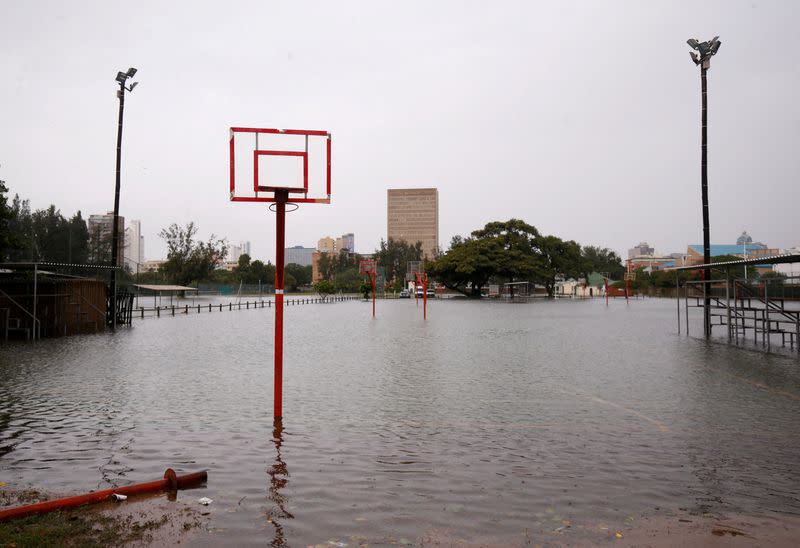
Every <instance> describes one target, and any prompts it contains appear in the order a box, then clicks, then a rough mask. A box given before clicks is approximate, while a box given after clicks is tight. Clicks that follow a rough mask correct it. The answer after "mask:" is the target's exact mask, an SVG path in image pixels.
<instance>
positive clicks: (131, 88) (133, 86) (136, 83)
mask: <svg viewBox="0 0 800 548" xmlns="http://www.w3.org/2000/svg"><path fill="white" fill-rule="evenodd" d="M138 84H139V82H134V83H132V84H131V87H129V88H128V91H133V88H135V87H136V86H137V85H138Z"/></svg>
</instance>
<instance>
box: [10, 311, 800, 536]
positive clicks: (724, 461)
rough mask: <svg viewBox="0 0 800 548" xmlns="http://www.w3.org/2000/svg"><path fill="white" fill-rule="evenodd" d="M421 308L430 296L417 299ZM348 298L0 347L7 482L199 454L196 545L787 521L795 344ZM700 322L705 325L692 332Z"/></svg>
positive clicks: (83, 485) (796, 476)
mask: <svg viewBox="0 0 800 548" xmlns="http://www.w3.org/2000/svg"><path fill="white" fill-rule="evenodd" d="M420 306H421V303H420ZM370 311H371V305H370V304H368V303H364V302H358V301H351V302H339V303H333V304H315V305H304V306H296V307H287V309H286V322H287V325H286V349H285V366H284V367H285V368H284V382H285V389H284V420H283V428H282V429H273V422H272V325H273V314H274V311H273V309H267V308H265V309H258V310H248V311H244V310H243V311H240V312H227V311H225V312H217V313H213V312H212V313H208V314H200V315H189V316H183V317H176V318H171V317H170V318H161V319H145V320H137V321H136V322H135V323H134V327H133V328H132V329H122V330H120V331H119V332H118V333H117V334H115V335H112V334H110V333H108V334H103V335H95V336H85V337H70V338H63V339H57V340H45V341H40V342H38V343H36V344H26V343H17V344H12V345H7V346H6V347H4V348H2V349H0V481H3V482H5V483H6V484H9V485H22V484H24V485H30V486H34V487H37V488H40V489H44V490H48V491H55V492H57V493H78V492H83V491H86V490H88V489H92V488H106V487H109V486H114V485H124V484H127V483H131V482H137V481H149V480H151V479H155V478H158V477H160V476H161V475H162V474H163V471H164V469H165V468H167V467H168V466H171V467H174V468H175V469H176V470H178V471H179V473H180V472H191V471H196V470H200V469H208V471H209V480H208V484H207V487H206V488H205V489H203V490H192V491H182V492H180V493H179V495H178V501H179V502H181V501H182V502H185V503H189V504H193V505H194V504H196V502H195V501H196V499H197V498H199V497H201V496H207V497H209V498H211V499H213V501H214V502H213V503H212V504H211V506H209V507H208V508H207V511H208V512H209V515H208V516H206V517H205V518H204V519H206V520H207V521H206V524H205V526H204V528H203V531H202V532H201V533H199V534H195V535H193V536H191V537H189V538H187V539H186V540H187V541H188V543H190V544H196V545H219V544H223V543H224V544H231V545H234V544H235V545H247V544H259V545H264V544H272V545H274V546H283V545H287V546H305V545H309V544H324V543H334V544H336V543H339V544H338V545H340V546H341V545H344V544H347V545H349V546H353V545H358V544H359V543H369V544H381V543H385V544H396V543H400V544H403V543H417V544H423V543H428V542H429V541H439V542H443V543H445V544H452V543H458V542H459V541H462V540H469V541H471V542H475V543H487V544H525V543H526V542H529V541H531V540H532V541H533V542H542V541H544V542H547V541H548V540H551V541H556V542H565V543H569V542H572V541H576V542H578V541H584V542H591V543H594V542H603V541H612V540H613V535H614V531H615V530H620V529H621V528H623V527H625V526H629V525H630V524H632V523H635V522H637V520H640V519H645V518H648V517H658V516H660V515H666V514H668V513H670V512H677V511H679V510H680V511H685V512H689V513H696V514H708V513H711V514H726V513H730V514H737V515H771V516H773V517H775V516H777V518H778V520H780V517H781V516H786V517H787V519H788V518H789V517H793V516H794V517H796V516H797V515H799V514H800V498H798V493H800V448H798V440H800V360H798V359H797V358H796V357H795V358H787V357H785V356H776V355H767V354H763V353H757V352H752V351H748V350H743V349H738V348H735V347H730V346H727V345H724V344H719V343H716V342H711V343H709V342H705V341H702V340H698V339H694V338H687V337H686V336H685V335H678V334H677V333H676V327H677V326H676V319H675V314H676V308H675V301H674V300H657V299H650V300H642V301H631V303H630V304H627V305H626V304H625V302H624V301H613V302H612V303H611V304H610V306H608V307H606V306H605V303H604V302H603V301H602V300H600V299H595V300H587V301H557V302H543V301H538V302H535V303H529V304H502V303H490V302H471V301H466V300H451V301H433V302H430V303H429V310H428V320H427V322H425V321H423V320H422V310H421V308H418V307H417V305H416V304H415V302H414V300H391V301H379V302H378V317H377V318H376V319H374V320H373V319H372V318H371V316H370ZM694 331H695V334H696V333H698V332H699V330H698V329H697V328H695V329H694Z"/></svg>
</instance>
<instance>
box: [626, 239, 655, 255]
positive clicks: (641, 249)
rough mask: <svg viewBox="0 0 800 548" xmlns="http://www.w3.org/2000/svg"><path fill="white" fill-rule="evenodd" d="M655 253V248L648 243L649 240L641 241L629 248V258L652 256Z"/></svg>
mask: <svg viewBox="0 0 800 548" xmlns="http://www.w3.org/2000/svg"><path fill="white" fill-rule="evenodd" d="M654 254H655V249H653V248H652V247H650V246H649V245H647V242H639V245H637V246H635V247H632V248H631V249H629V250H628V258H629V259H634V258H636V257H652V256H653V255H654Z"/></svg>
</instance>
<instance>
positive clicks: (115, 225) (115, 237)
mask: <svg viewBox="0 0 800 548" xmlns="http://www.w3.org/2000/svg"><path fill="white" fill-rule="evenodd" d="M117 97H119V120H118V121H117V177H116V183H115V185H114V218H113V219H112V220H111V223H112V226H111V269H112V270H111V331H116V330H117V269H116V266H117V260H118V254H119V183H120V172H121V168H122V113H123V111H124V109H125V84H124V83H123V82H120V84H119V91H118V92H117Z"/></svg>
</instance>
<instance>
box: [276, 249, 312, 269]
mask: <svg viewBox="0 0 800 548" xmlns="http://www.w3.org/2000/svg"><path fill="white" fill-rule="evenodd" d="M315 251H316V249H314V248H313V247H303V246H302V245H296V246H294V247H287V248H286V249H284V250H283V257H284V258H283V264H284V266H285V265H287V264H292V263H294V264H299V265H300V266H311V264H312V260H313V259H312V256H313V255H314V252H315Z"/></svg>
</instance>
